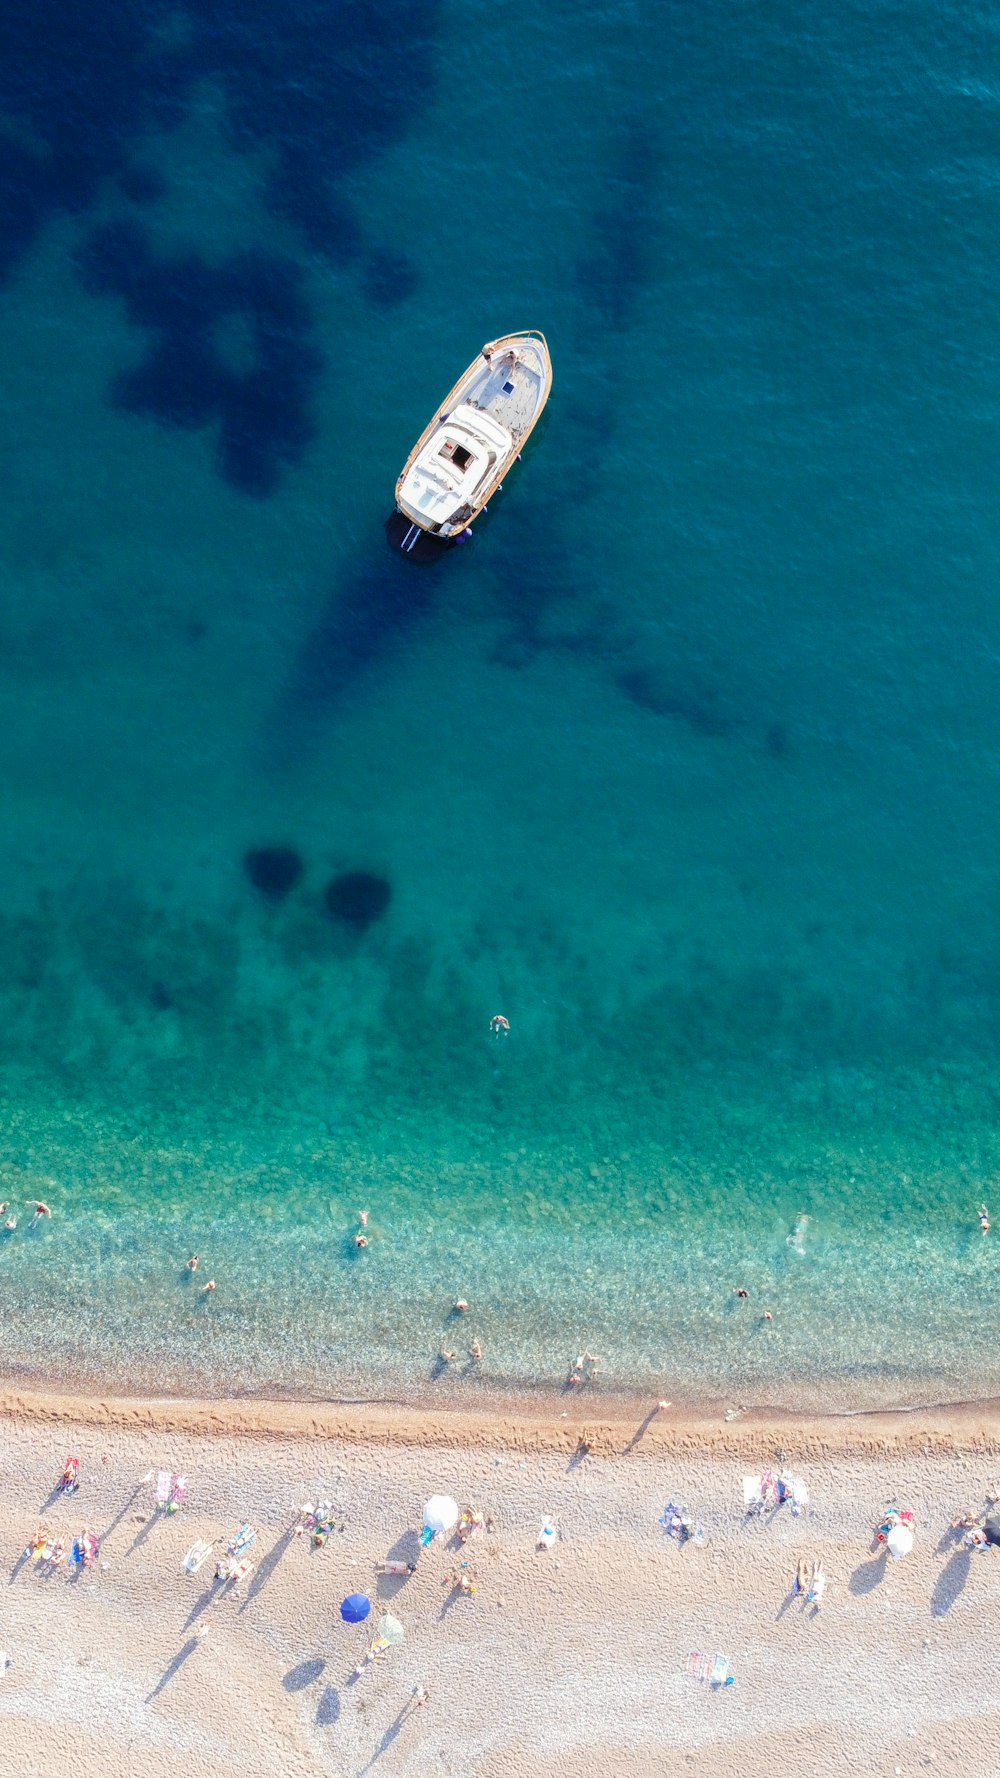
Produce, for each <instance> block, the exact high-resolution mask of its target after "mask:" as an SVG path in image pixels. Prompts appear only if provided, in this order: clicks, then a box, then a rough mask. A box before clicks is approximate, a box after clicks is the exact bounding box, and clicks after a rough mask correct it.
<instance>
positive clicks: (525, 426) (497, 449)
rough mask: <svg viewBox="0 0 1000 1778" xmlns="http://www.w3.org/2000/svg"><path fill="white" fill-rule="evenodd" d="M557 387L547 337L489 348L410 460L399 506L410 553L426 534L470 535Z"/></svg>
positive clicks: (399, 487)
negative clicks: (406, 523) (405, 526)
mask: <svg viewBox="0 0 1000 1778" xmlns="http://www.w3.org/2000/svg"><path fill="white" fill-rule="evenodd" d="M551 387H552V365H551V363H550V361H549V348H548V345H547V343H546V339H545V335H544V334H542V333H507V334H504V336H503V337H502V339H496V340H490V341H489V343H488V344H487V345H485V346H484V347H483V349H482V351H481V352H480V354H479V356H478V358H476V359H475V360H474V361H473V363H472V364H470V365H469V368H468V370H467V371H466V372H465V374H464V375H463V376H461V377H459V379H458V382H457V383H456V384H455V387H454V388H453V389H452V390H451V391H450V393H449V394H448V395H446V396H445V398H444V401H443V402H442V403H441V406H440V407H439V408H438V409H437V411H436V413H435V415H434V418H433V419H432V420H431V422H430V424H429V425H428V426H426V427H425V428H424V431H423V432H422V433H421V434H420V437H419V438H418V439H417V442H416V444H415V445H414V447H413V449H412V451H411V452H410V454H409V456H408V457H407V459H406V463H405V465H404V467H403V473H402V475H401V476H400V478H399V480H398V482H397V483H396V506H397V508H398V509H399V512H400V513H401V514H402V516H403V518H404V519H408V520H409V521H410V523H409V528H408V529H407V530H406V531H405V532H404V533H403V535H402V537H401V538H400V539H399V547H400V549H402V550H404V551H405V552H407V553H409V551H410V550H412V548H413V546H414V544H415V543H417V541H418V540H419V538H420V536H421V533H423V532H427V533H429V534H430V535H431V536H434V537H437V538H440V539H441V540H442V541H448V540H451V539H453V538H456V537H460V536H462V534H463V533H465V532H466V531H468V528H469V526H470V525H471V524H472V521H473V519H475V518H478V516H479V514H480V513H481V512H482V510H483V508H484V507H485V506H486V503H487V501H488V500H489V499H490V498H491V496H492V495H493V494H495V493H496V491H497V489H498V488H499V487H500V484H501V482H502V481H503V478H504V476H505V475H506V473H507V471H508V469H510V467H511V465H512V464H513V463H514V462H515V461H516V459H517V457H518V455H519V454H520V451H521V449H522V447H523V445H524V443H525V441H526V439H527V438H528V437H529V436H530V434H531V432H532V430H533V428H534V427H535V425H536V424H537V422H538V418H539V416H540V414H541V412H542V409H543V407H544V406H545V403H546V402H547V400H548V398H549V390H550V389H551Z"/></svg>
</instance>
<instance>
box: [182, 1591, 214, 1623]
mask: <svg viewBox="0 0 1000 1778" xmlns="http://www.w3.org/2000/svg"><path fill="white" fill-rule="evenodd" d="M214 1597H215V1582H214V1581H213V1582H212V1584H211V1585H210V1586H208V1587H206V1589H205V1591H204V1592H203V1593H199V1595H198V1597H197V1599H196V1600H195V1602H194V1604H193V1605H192V1607H191V1610H190V1611H189V1612H188V1614H187V1617H186V1618H185V1619H184V1628H185V1630H190V1628H191V1625H192V1624H193V1623H194V1621H195V1619H196V1618H199V1617H200V1616H201V1614H202V1612H203V1611H204V1609H205V1607H206V1605H211V1603H212V1600H213V1599H214Z"/></svg>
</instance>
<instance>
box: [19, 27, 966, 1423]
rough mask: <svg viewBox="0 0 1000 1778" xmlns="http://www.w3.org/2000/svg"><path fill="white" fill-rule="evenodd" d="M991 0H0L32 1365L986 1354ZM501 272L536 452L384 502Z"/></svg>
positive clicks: (757, 1381)
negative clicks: (343, 891)
mask: <svg viewBox="0 0 1000 1778" xmlns="http://www.w3.org/2000/svg"><path fill="white" fill-rule="evenodd" d="M996 36H997V27H996V21H995V20H994V19H992V17H991V16H990V15H989V14H987V13H985V12H983V11H981V10H979V9H976V8H969V7H968V6H965V7H962V8H958V7H957V6H949V7H939V8H936V9H934V10H933V12H928V10H927V9H926V8H922V7H917V6H915V5H906V4H894V5H892V6H890V5H888V4H872V3H870V0H869V3H867V4H864V5H855V6H846V7H845V6H841V5H838V6H833V5H832V4H829V0H824V3H820V0H808V3H807V4H805V5H803V4H801V3H800V4H797V5H795V6H793V5H791V4H790V3H788V0H781V3H780V4H774V5H771V6H769V7H767V8H766V9H760V8H749V7H734V6H731V5H729V6H727V5H723V4H721V3H720V0H706V3H705V4H704V5H702V6H700V7H698V8H691V7H681V6H677V5H660V6H651V5H647V6H635V5H617V6H613V7H610V8H609V7H593V6H587V5H583V6H581V5H579V4H576V5H573V6H569V5H561V4H557V5H555V6H551V7H547V8H545V9H544V12H543V13H539V11H538V9H537V8H528V7H526V6H517V5H515V6H514V7H508V8H506V9H504V10H503V11H502V12H501V13H498V12H497V11H496V9H495V8H491V7H487V6H486V5H484V4H481V3H480V0H474V3H472V4H468V3H467V4H465V5H463V6H462V7H458V6H455V5H452V4H449V3H448V0H436V3H435V4H431V5H424V6H421V7H419V8H418V7H416V6H415V5H414V4H413V3H412V0H392V3H391V4H390V5H389V6H388V8H387V9H383V10H382V11H381V12H380V14H379V18H378V24H377V27H376V25H375V24H373V19H372V15H371V14H370V12H369V11H368V9H366V8H363V7H361V6H348V7H343V6H334V5H327V4H320V3H318V0H288V3H287V4H286V5H285V6H284V7H283V8H282V9H281V13H280V16H279V15H276V14H275V12H274V9H273V8H272V7H270V6H266V5H264V4H263V0H243V4H241V5H240V7H239V8H236V7H235V5H234V4H232V0H192V3H191V4H190V5H189V6H187V7H180V8H178V7H176V6H174V5H173V4H167V0H162V3H161V0H147V4H146V6H145V7H144V8H136V9H129V11H128V14H127V17H125V18H118V20H117V22H114V21H113V20H111V19H109V18H107V17H101V18H96V17H95V16H94V15H93V9H92V8H90V7H88V6H85V5H84V4H83V3H82V0H63V4H61V5H55V4H47V5H43V6H40V7H35V8H30V7H28V5H27V4H26V0H15V4H13V5H11V6H10V7H8V8H5V9H4V11H3V14H2V17H0V155H2V157H3V160H4V171H5V178H4V181H3V190H4V192H5V193H6V194H7V195H6V196H5V198H4V204H5V206H6V211H5V215H4V218H3V222H4V227H3V231H2V235H3V238H2V242H0V322H2V325H0V388H2V389H3V409H4V427H3V432H2V438H3V471H4V475H3V484H4V494H5V498H4V500H3V503H2V507H0V589H2V605H0V687H2V693H3V711H4V719H3V722H2V723H0V782H2V784H3V787H4V813H3V823H2V828H0V846H2V855H0V867H2V878H0V883H2V901H0V1010H2V1016H0V1063H2V1072H0V1091H2V1104H0V1109H2V1118H3V1123H2V1138H0V1140H2V1148H0V1163H2V1165H0V1198H4V1199H9V1200H10V1201H11V1203H12V1204H13V1205H14V1207H15V1209H16V1211H17V1214H18V1216H19V1223H18V1227H17V1229H16V1230H14V1231H12V1232H11V1233H10V1234H9V1237H8V1238H7V1239H6V1240H5V1242H4V1243H3V1245H0V1327H2V1339H3V1348H2V1349H3V1354H4V1358H3V1363H4V1366H5V1368H6V1371H7V1373H8V1374H9V1375H10V1376H13V1377H29V1378H36V1379H41V1380H48V1381H54V1380H56V1379H58V1378H62V1377H65V1376H72V1377H77V1378H79V1379H81V1380H83V1379H86V1380H90V1381H99V1382H101V1383H103V1382H108V1383H109V1384H111V1383H113V1384H115V1385H116V1386H131V1387H135V1388H160V1389H163V1390H167V1389H187V1388H195V1387H197V1388H200V1389H206V1390H217V1391H223V1390H241V1391H242V1390H247V1391H253V1390H258V1391H270V1392H275V1391H285V1392H295V1391H303V1392H306V1393H309V1394H324V1393H326V1394H337V1395H349V1394H352V1393H354V1392H358V1393H373V1394H378V1393H380V1394H389V1395H399V1394H412V1393H414V1392H415V1391H422V1390H425V1389H435V1390H437V1391H438V1392H440V1393H441V1395H442V1396H444V1397H448V1398H452V1397H454V1396H456V1395H457V1396H460V1397H461V1398H462V1399H466V1398H468V1399H470V1400H471V1399H475V1398H476V1395H477V1394H478V1393H481V1392H484V1391H488V1390H489V1389H490V1388H491V1387H507V1386H513V1385H524V1384H531V1383H536V1382H541V1383H550V1382H553V1381H555V1382H561V1381H562V1379H563V1378H564V1376H565V1373H566V1370H567V1367H568V1364H569V1362H570V1360H571V1359H572V1358H573V1357H574V1356H575V1355H576V1354H577V1353H578V1352H579V1351H580V1350H581V1349H584V1348H588V1347H589V1348H590V1349H591V1350H593V1351H598V1352H600V1354H601V1356H602V1359H603V1376H604V1379H605V1382H606V1386H609V1387H611V1386H618V1387H622V1388H627V1387H633V1386H636V1387H640V1388H643V1389H646V1388H650V1387H655V1388H656V1389H657V1390H658V1391H659V1390H660V1389H661V1388H662V1389H665V1390H666V1392H667V1393H668V1394H671V1395H673V1396H674V1397H675V1398H678V1397H682V1396H684V1395H688V1396H692V1397H699V1396H705V1395H711V1396H724V1397H726V1398H727V1399H730V1400H734V1401H751V1400H754V1401H765V1400H766V1401H782V1402H786V1403H792V1404H814V1403H818V1402H837V1403H838V1404H840V1405H843V1406H848V1407H850V1406H864V1405H868V1404H871V1403H874V1402H884V1401H900V1402H912V1401H916V1400H926V1399H944V1398H948V1399H955V1398H962V1397H966V1396H974V1395H985V1394H989V1393H991V1392H995V1391H997V1389H998V1375H997V1373H998V1360H997V1355H996V1342H995V1328H996V1314H995V1301H996V1295H995V1292H996V1283H997V1277H998V1267H1000V1186H998V1185H997V1176H998V1169H1000V1131H998V1123H997V1111H998V1088H997V1063H998V1051H1000V824H998V821H997V816H996V805H997V790H998V780H1000V748H998V743H997V738H996V710H997V692H998V689H1000V622H998V618H997V615H996V566H995V565H996V560H997V556H998V545H1000V504H998V502H997V498H996V485H997V468H998V445H1000V365H998V355H997V340H998V339H1000V294H998V292H1000V286H998V280H997V273H996V253H995V241H996V238H997V229H998V223H1000V160H998V149H997V142H998V140H1000V137H998V133H997V124H998V109H1000V97H998V92H997V89H996V86H995V84H994V83H991V82H990V81H989V79H988V78H987V75H986V73H985V70H987V69H988V68H989V67H990V66H991V58H992V57H993V56H994V55H995V50H996ZM520 327H541V328H543V329H544V331H545V332H546V334H547V336H548V338H549V343H550V346H551V350H552V356H553V363H554V392H553V396H552V400H551V403H550V406H549V409H548V411H547V413H546V416H545V418H544V420H543V422H542V424H541V426H540V427H539V429H538V432H537V433H536V435H535V438H534V439H533V441H532V444H531V446H530V448H529V451H528V452H527V454H526V457H525V461H524V463H523V464H522V465H521V466H520V467H519V468H518V470H517V472H516V474H515V475H514V476H512V477H511V478H510V479H509V482H508V486H507V488H506V489H505V491H504V494H503V496H502V497H500V498H498V499H497V501H496V502H495V503H494V505H493V507H492V508H491V511H490V513H489V514H488V516H487V517H486V518H485V519H484V520H483V521H482V522H481V523H480V524H479V525H478V526H477V527H476V534H475V537H474V541H473V543H472V544H471V545H470V546H469V547H467V548H466V549H464V550H462V551H456V552H455V553H454V554H453V555H451V556H449V557H448V558H447V559H446V560H444V561H443V562H442V563H440V564H439V565H438V566H437V567H435V568H434V569H432V570H420V569H418V568H416V567H415V566H414V565H413V564H411V563H405V562H401V561H399V560H398V559H396V558H394V557H393V556H392V555H391V554H390V553H389V551H388V548H387V546H386V544H385V540H384V538H383V535H382V530H381V524H382V521H383V519H384V518H385V517H386V515H387V513H388V511H389V509H390V506H391V499H392V488H393V485H394V481H395V477H396V475H397V473H398V470H399V467H400V465H401V463H402V461H403V459H404V458H405V455H406V452H407V450H408V449H409V446H410V444H411V443H412V441H413V439H414V437H415V436H416V435H417V433H418V432H419V431H420V430H421V428H422V427H423V425H424V424H425V423H426V420H427V418H428V416H429V414H430V412H431V411H432V410H433V407H434V403H435V402H436V401H437V400H438V399H439V398H440V396H441V394H442V392H444V391H446V390H447V389H448V388H449V387H450V386H451V384H452V382H453V381H454V378H455V376H456V375H457V374H458V372H459V371H460V370H461V369H462V368H463V366H464V365H465V364H466V363H467V362H468V361H469V359H471V358H472V356H473V354H474V353H475V352H476V351H477V349H478V348H479V346H480V345H481V344H482V343H483V341H484V340H485V339H487V338H489V337H492V336H494V335H496V334H499V333H502V332H504V331H507V330H508V329H511V328H520ZM277 845H282V846H289V847H292V848H294V850H295V852H296V853H297V854H298V856H299V859H300V861H301V866H302V869H301V875H300V876H298V878H297V879H296V881H295V882H294V884H293V885H292V886H291V888H290V889H289V890H288V892H287V894H284V895H283V896H278V895H271V896H267V895H265V894H262V893H261V891H260V889H259V888H258V887H255V886H254V883H253V882H252V881H251V880H250V878H249V876H248V874H247V870H246V867H245V855H246V853H247V852H248V851H249V850H252V849H254V848H260V847H264V846H277ZM355 872H363V873H367V874H368V875H369V876H371V877H374V878H377V879H378V880H379V882H380V883H382V884H384V885H387V886H388V892H389V899H388V903H387V905H386V906H385V907H384V909H383V910H382V911H380V912H376V913H375V915H374V917H373V918H372V919H371V921H370V923H369V924H368V925H367V926H365V927H364V928H363V929H362V926H361V924H360V923H355V924H354V925H352V924H351V923H350V922H345V921H344V920H343V919H340V918H338V917H337V916H336V915H335V914H333V913H331V911H330V908H329V905H328V902H327V900H326V888H327V885H328V884H329V883H330V882H331V880H333V879H336V878H338V877H340V876H343V875H344V874H349V873H355ZM384 893H385V891H384V889H383V891H382V894H383V896H384ZM495 1013H503V1014H504V1015H505V1016H506V1017H507V1018H508V1019H509V1021H510V1032H509V1035H508V1036H506V1037H502V1038H500V1039H495V1038H494V1037H492V1036H491V1033H490V1029H489V1021H490V1019H491V1017H492V1016H493V1014H495ZM36 1196H38V1197H42V1198H44V1199H45V1200H46V1201H47V1202H49V1203H50V1204H51V1205H52V1208H53V1212H54V1214H53V1217H52V1219H51V1222H46V1223H43V1224H41V1225H40V1226H38V1227H37V1228H34V1229H29V1226H28V1213H27V1212H26V1211H25V1210H24V1207H23V1200H25V1199H27V1198H32V1197H36ZM984 1198H985V1199H986V1200H987V1202H991V1201H992V1200H994V1199H995V1204H994V1210H995V1215H996V1217H997V1219H998V1225H997V1229H996V1230H995V1231H994V1232H993V1233H992V1234H991V1235H990V1236H989V1237H987V1238H986V1239H985V1240H984V1239H983V1237H982V1236H981V1235H980V1232H979V1228H978V1224H977V1220H976V1212H977V1209H978V1206H979V1204H980V1202H981V1201H982V1200H983V1199H984ZM360 1207H364V1208H367V1209H368V1210H369V1212H370V1225H369V1226H370V1232H371V1243H370V1246H369V1248H368V1249H367V1250H366V1251H364V1252H360V1253H359V1252H358V1251H357V1250H356V1249H355V1248H354V1246H353V1244H352V1241H351V1235H352V1233H353V1231H354V1229H355V1227H356V1226H357V1224H356V1217H355V1212H356V1211H357V1209H358V1208H360ZM801 1215H807V1216H808V1217H809V1222H808V1225H807V1230H806V1236H805V1240H804V1242H803V1243H802V1244H801V1245H802V1248H803V1251H801V1252H800V1251H798V1248H797V1246H793V1245H790V1244H789V1240H788V1237H789V1235H790V1233H791V1231H792V1229H793V1226H794V1224H795V1222H796V1219H797V1218H798V1217H799V1216H801ZM191 1251H197V1252H198V1253H199V1254H200V1255H201V1270H200V1272H199V1274H198V1277H197V1278H196V1279H194V1280H192V1279H191V1278H190V1277H187V1276H185V1275H184V1274H183V1270H182V1268H183V1262H184V1260H185V1259H186V1257H187V1256H188V1254H189V1253H190V1252H191ZM209 1276H211V1277H214V1278H215V1279H216V1282H217V1286H218V1288H217V1290H216V1292H215V1293H214V1294H213V1295H212V1297H211V1298H210V1299H206V1298H201V1297H199V1295H198V1288H197V1287H198V1283H199V1282H200V1281H201V1280H202V1279H203V1278H206V1277H209ZM736 1285H740V1286H742V1287H745V1288H746V1289H748V1291H749V1292H750V1297H749V1300H748V1301H747V1302H741V1301H740V1300H739V1299H737V1298H736V1297H735V1295H734V1287H735V1286H736ZM458 1295H462V1296H464V1297H466V1298H467V1299H468V1300H469V1302H470V1310H469V1313H468V1314H467V1315H466V1316H465V1318H464V1320H463V1321H462V1322H461V1323H460V1324H459V1325H457V1326H456V1323H455V1322H454V1320H449V1318H448V1309H449V1305H450V1304H451V1303H452V1302H453V1300H454V1299H455V1297H456V1296H458ZM765 1308H769V1309H770V1310H771V1311H772V1314H773V1320H772V1321H771V1322H770V1323H769V1324H765V1323H764V1322H763V1320H762V1314H763V1310H764V1309H765ZM473 1337H476V1338H478V1339H479V1340H480V1341H481V1343H482V1346H483V1350H484V1359H483V1364H482V1374H481V1375H478V1374H471V1373H470V1371H469V1367H467V1366H465V1364H464V1353H465V1349H466V1346H467V1344H468V1343H469V1341H470V1340H471V1339H472V1338H473ZM442 1344H444V1346H445V1347H446V1348H448V1349H454V1350H455V1351H456V1352H457V1354H458V1357H457V1360H456V1364H455V1366H454V1367H453V1369H452V1370H449V1371H448V1372H446V1373H445V1374H444V1375H440V1376H439V1375H436V1371H437V1368H438V1367H437V1365H436V1363H435V1355H436V1353H437V1352H438V1350H439V1348H440V1346H441V1345H442Z"/></svg>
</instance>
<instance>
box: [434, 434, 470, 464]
mask: <svg viewBox="0 0 1000 1778" xmlns="http://www.w3.org/2000/svg"><path fill="white" fill-rule="evenodd" d="M439 454H440V455H441V456H442V457H447V458H448V459H449V460H450V461H451V462H452V463H454V465H455V467H456V469H468V467H469V464H470V463H471V462H472V452H471V451H469V450H466V448H465V445H460V444H456V443H455V440H454V439H453V438H448V439H446V440H445V442H444V444H443V445H442V446H441V450H440V453H439Z"/></svg>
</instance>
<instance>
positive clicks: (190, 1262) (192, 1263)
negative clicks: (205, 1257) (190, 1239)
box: [184, 1253, 198, 1272]
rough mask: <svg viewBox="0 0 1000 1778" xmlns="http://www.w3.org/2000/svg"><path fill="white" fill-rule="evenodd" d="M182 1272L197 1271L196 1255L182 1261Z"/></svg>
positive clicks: (193, 1254)
mask: <svg viewBox="0 0 1000 1778" xmlns="http://www.w3.org/2000/svg"><path fill="white" fill-rule="evenodd" d="M184 1270H185V1271H186V1272H196V1271H197V1270H198V1255H197V1254H196V1253H192V1255H191V1258H190V1259H186V1260H185V1261H184Z"/></svg>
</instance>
